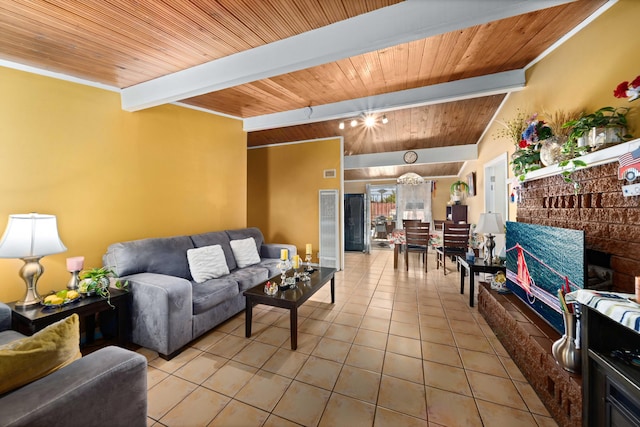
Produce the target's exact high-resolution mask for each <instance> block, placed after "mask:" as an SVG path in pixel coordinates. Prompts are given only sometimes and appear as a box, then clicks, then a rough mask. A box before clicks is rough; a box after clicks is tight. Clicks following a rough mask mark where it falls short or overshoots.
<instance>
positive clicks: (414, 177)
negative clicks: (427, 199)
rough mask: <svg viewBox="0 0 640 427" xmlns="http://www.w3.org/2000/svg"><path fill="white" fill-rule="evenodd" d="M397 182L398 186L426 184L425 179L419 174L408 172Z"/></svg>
mask: <svg viewBox="0 0 640 427" xmlns="http://www.w3.org/2000/svg"><path fill="white" fill-rule="evenodd" d="M396 182H397V183H398V184H409V185H418V184H424V178H423V177H421V176H420V175H418V174H417V173H413V172H407V173H405V174H404V175H400V176H399V177H398V179H397V181H396Z"/></svg>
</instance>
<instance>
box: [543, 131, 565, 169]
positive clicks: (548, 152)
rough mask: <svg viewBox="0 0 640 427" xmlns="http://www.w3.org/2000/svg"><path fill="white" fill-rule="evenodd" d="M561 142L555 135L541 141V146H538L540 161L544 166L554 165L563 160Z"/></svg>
mask: <svg viewBox="0 0 640 427" xmlns="http://www.w3.org/2000/svg"><path fill="white" fill-rule="evenodd" d="M562 145H563V142H562V141H560V138H558V137H557V136H552V137H551V138H548V139H545V140H544V141H542V147H541V148H540V162H542V164H543V165H545V166H550V165H555V164H556V163H560V162H561V161H562V160H564V156H563V154H562Z"/></svg>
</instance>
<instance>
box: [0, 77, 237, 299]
mask: <svg viewBox="0 0 640 427" xmlns="http://www.w3.org/2000/svg"><path fill="white" fill-rule="evenodd" d="M0 93H1V94H2V96H1V97H0V147H1V149H2V152H1V154H0V178H1V179H0V232H1V231H3V230H4V228H5V226H6V222H7V219H8V215H9V214H13V213H28V212H39V213H47V214H55V215H56V216H57V218H58V228H59V232H60V236H61V238H62V241H63V242H64V244H65V245H66V246H67V248H68V251H67V252H65V253H62V254H57V255H51V256H47V257H45V258H43V260H42V264H43V265H44V267H45V269H46V272H45V274H44V275H43V277H42V278H41V280H40V282H39V284H38V289H39V291H40V293H46V292H48V291H50V290H53V289H62V288H64V287H65V286H66V283H67V281H68V279H69V273H67V271H66V265H65V259H66V258H67V257H70V256H78V255H83V256H85V258H86V262H85V266H86V267H89V268H90V267H99V266H101V265H102V261H101V257H102V254H103V253H104V252H105V250H106V248H107V246H108V245H109V244H110V243H114V242H118V241H124V240H131V239H139V238H145V237H160V236H171V235H179V234H187V233H196V232H204V231H212V230H221V229H225V228H236V227H244V226H245V225H246V188H247V185H246V175H247V174H246V153H247V151H246V133H245V132H243V131H242V123H241V122H240V121H237V120H232V119H229V118H223V117H219V116H215V115H212V114H206V113H203V112H198V111H194V110H191V109H187V108H183V107H178V106H172V105H168V106H162V107H157V108H153V109H149V110H146V111H142V112H137V113H128V112H125V111H123V110H122V109H121V107H120V96H119V95H118V94H117V93H113V92H109V91H105V90H100V89H96V88H91V87H87V86H83V85H79V84H75V83H69V82H64V81H60V80H55V79H52V78H48V77H43V76H38V75H34V74H29V73H26V72H22V71H16V70H11V69H7V68H0ZM21 265H22V261H20V260H12V259H1V260H0V300H1V301H13V300H16V299H19V298H21V297H22V293H23V292H24V282H23V281H22V279H20V278H19V277H18V270H19V269H20V267H21Z"/></svg>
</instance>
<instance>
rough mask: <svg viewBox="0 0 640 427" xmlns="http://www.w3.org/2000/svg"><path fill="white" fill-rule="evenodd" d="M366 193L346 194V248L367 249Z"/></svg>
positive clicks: (353, 249) (359, 250) (361, 250)
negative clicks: (365, 240) (365, 239)
mask: <svg viewBox="0 0 640 427" xmlns="http://www.w3.org/2000/svg"><path fill="white" fill-rule="evenodd" d="M364 213H365V210H364V194H346V195H345V196H344V250H345V251H357V252H363V251H364V250H365V246H364V237H365V220H364V218H365V217H364Z"/></svg>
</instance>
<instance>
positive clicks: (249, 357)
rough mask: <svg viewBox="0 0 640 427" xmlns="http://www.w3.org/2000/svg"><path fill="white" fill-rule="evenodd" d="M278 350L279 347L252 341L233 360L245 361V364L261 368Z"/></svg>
mask: <svg viewBox="0 0 640 427" xmlns="http://www.w3.org/2000/svg"><path fill="white" fill-rule="evenodd" d="M276 350H278V347H274V346H272V345H269V344H264V343H261V342H257V341H252V342H251V343H250V344H249V345H247V346H246V347H244V348H243V349H242V350H240V352H238V354H236V355H235V356H233V360H235V361H236V362H240V363H244V364H245V365H249V366H255V367H256V368H260V367H261V366H262V365H264V363H265V362H266V361H267V360H269V358H270V357H271V356H273V354H274V353H275V352H276Z"/></svg>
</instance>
